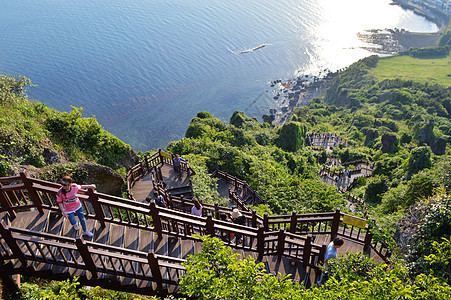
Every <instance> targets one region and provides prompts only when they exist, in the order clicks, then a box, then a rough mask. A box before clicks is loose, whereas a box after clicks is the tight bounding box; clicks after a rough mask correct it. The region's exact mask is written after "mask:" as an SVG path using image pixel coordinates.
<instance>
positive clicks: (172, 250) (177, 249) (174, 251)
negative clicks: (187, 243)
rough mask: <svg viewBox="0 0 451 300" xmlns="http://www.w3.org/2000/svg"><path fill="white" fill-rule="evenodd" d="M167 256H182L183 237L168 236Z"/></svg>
mask: <svg viewBox="0 0 451 300" xmlns="http://www.w3.org/2000/svg"><path fill="white" fill-rule="evenodd" d="M167 249H168V250H167V251H168V253H167V256H170V257H176V258H182V243H181V238H178V237H171V236H170V237H168V242H167Z"/></svg>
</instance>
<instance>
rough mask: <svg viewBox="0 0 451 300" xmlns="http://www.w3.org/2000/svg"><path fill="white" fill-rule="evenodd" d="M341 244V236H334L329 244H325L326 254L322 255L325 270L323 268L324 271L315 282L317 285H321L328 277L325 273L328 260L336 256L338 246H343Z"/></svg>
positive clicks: (342, 242)
mask: <svg viewBox="0 0 451 300" xmlns="http://www.w3.org/2000/svg"><path fill="white" fill-rule="evenodd" d="M343 244H344V240H343V239H342V238H339V237H336V238H334V240H333V241H332V242H330V243H329V246H327V251H326V255H325V256H324V265H325V267H326V270H324V272H323V273H322V274H321V277H320V279H319V280H318V282H317V283H316V284H317V286H321V285H322V284H324V283H325V282H326V281H327V280H328V279H329V276H328V273H327V269H328V266H329V260H331V259H334V258H336V257H337V252H338V248H340V247H341V246H343Z"/></svg>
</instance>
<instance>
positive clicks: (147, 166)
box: [144, 155, 150, 172]
mask: <svg viewBox="0 0 451 300" xmlns="http://www.w3.org/2000/svg"><path fill="white" fill-rule="evenodd" d="M144 162H145V163H146V168H147V172H149V170H150V166H149V158H148V157H147V155H145V156H144Z"/></svg>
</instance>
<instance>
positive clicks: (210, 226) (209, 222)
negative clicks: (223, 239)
mask: <svg viewBox="0 0 451 300" xmlns="http://www.w3.org/2000/svg"><path fill="white" fill-rule="evenodd" d="M206 226H207V228H206V230H207V234H209V235H210V236H211V237H214V236H215V223H214V222H213V218H212V216H211V213H208V215H207V224H206Z"/></svg>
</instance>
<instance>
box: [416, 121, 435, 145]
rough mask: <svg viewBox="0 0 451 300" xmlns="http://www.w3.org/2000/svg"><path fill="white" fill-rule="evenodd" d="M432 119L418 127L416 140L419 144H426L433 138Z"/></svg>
mask: <svg viewBox="0 0 451 300" xmlns="http://www.w3.org/2000/svg"><path fill="white" fill-rule="evenodd" d="M434 138H435V136H434V120H432V119H431V120H430V121H429V122H428V123H427V124H425V125H424V126H423V127H421V128H420V130H419V131H418V142H419V144H420V145H422V144H428V145H430V144H431V142H432V141H433V140H434Z"/></svg>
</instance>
